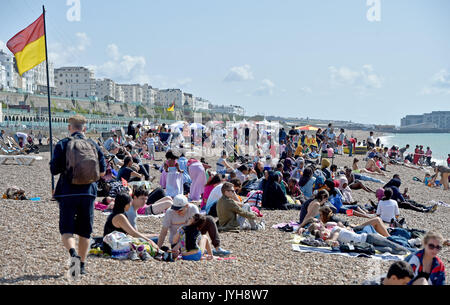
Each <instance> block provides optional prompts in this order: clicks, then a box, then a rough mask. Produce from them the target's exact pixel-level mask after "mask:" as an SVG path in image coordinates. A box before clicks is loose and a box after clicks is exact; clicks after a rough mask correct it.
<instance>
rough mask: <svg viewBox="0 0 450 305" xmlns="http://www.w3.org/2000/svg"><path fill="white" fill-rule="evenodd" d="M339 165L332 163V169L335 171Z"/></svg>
mask: <svg viewBox="0 0 450 305" xmlns="http://www.w3.org/2000/svg"><path fill="white" fill-rule="evenodd" d="M337 168H338V167H337V165H336V164H333V165H331V166H330V170H331V171H332V172H333V171H334V170H337Z"/></svg>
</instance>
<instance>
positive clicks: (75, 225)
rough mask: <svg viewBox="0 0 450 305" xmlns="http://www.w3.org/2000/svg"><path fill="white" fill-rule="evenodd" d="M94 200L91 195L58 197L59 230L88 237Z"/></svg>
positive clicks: (92, 220)
mask: <svg viewBox="0 0 450 305" xmlns="http://www.w3.org/2000/svg"><path fill="white" fill-rule="evenodd" d="M94 201H95V197H92V196H71V197H64V198H58V202H59V232H60V233H61V235H62V234H76V235H78V236H81V237H85V238H90V236H91V233H92V227H93V224H94Z"/></svg>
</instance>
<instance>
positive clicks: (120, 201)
mask: <svg viewBox="0 0 450 305" xmlns="http://www.w3.org/2000/svg"><path fill="white" fill-rule="evenodd" d="M131 200H132V199H131V197H130V195H129V194H128V193H126V192H121V193H119V194H117V196H116V199H115V200H114V208H113V213H114V214H120V213H123V212H125V206H126V205H127V204H129V203H130V202H131Z"/></svg>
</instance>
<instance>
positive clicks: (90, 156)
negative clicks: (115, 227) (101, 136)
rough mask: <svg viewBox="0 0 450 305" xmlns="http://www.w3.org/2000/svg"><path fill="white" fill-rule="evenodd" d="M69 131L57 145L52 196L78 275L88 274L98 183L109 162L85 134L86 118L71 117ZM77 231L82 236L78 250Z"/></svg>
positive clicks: (51, 162)
mask: <svg viewBox="0 0 450 305" xmlns="http://www.w3.org/2000/svg"><path fill="white" fill-rule="evenodd" d="M68 130H69V134H70V137H67V138H65V139H62V140H60V141H59V142H58V143H57V144H56V146H55V149H54V152H53V158H52V160H51V161H50V171H51V173H52V175H58V174H60V176H59V180H58V183H57V185H56V189H55V192H54V195H53V196H54V198H55V199H56V200H57V201H58V203H59V231H60V233H61V239H62V242H63V245H64V247H65V248H66V249H67V250H68V251H69V255H70V257H71V267H70V269H71V270H70V271H71V272H72V273H71V274H72V276H76V275H77V274H85V273H86V271H85V262H86V257H87V254H88V251H89V238H90V236H91V233H92V227H93V223H94V201H95V199H96V197H97V187H96V185H95V182H96V181H98V180H99V179H100V177H103V176H104V175H105V170H106V162H105V157H104V155H103V153H102V151H101V149H100V147H99V146H98V145H97V144H96V143H95V142H94V141H92V140H90V139H89V140H87V139H86V137H85V135H84V132H85V131H86V118H84V117H83V116H82V115H78V114H77V115H75V116H73V117H71V118H69V126H68ZM74 234H76V235H78V237H79V240H78V252H77V251H76V250H75V238H74ZM74 268H76V269H74Z"/></svg>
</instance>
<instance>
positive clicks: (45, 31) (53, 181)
mask: <svg viewBox="0 0 450 305" xmlns="http://www.w3.org/2000/svg"><path fill="white" fill-rule="evenodd" d="M42 13H43V15H44V40H45V66H46V69H47V97H48V127H49V131H50V159H53V134H52V107H51V103H50V76H49V74H48V53H47V27H46V26H45V7H44V6H42ZM54 190H55V177H54V176H53V175H52V193H53V191H54Z"/></svg>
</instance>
